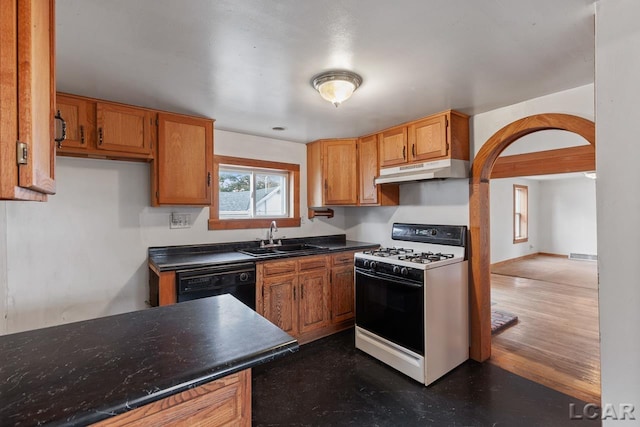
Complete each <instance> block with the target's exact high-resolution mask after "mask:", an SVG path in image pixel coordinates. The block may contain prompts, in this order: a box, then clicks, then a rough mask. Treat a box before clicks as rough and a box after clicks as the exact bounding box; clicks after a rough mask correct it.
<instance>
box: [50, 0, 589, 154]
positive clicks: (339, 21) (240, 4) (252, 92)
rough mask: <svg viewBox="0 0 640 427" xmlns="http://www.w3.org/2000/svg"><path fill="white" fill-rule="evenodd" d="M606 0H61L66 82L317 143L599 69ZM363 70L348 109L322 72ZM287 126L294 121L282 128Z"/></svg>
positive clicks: (230, 126) (577, 79)
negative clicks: (326, 87)
mask: <svg viewBox="0 0 640 427" xmlns="http://www.w3.org/2000/svg"><path fill="white" fill-rule="evenodd" d="M593 3H594V0H561V1H559V0H536V1H531V0H483V1H469V0H413V1H411V0H394V1H390V0H386V1H385V0H323V1H302V0H277V1H276V0H273V1H265V0H216V1H214V0H108V1H105V0H57V1H56V22H57V24H56V31H57V35H56V37H57V52H56V54H57V84H58V90H60V91H63V92H70V93H75V94H80V95H86V96H93V97H97V98H101V99H107V100H113V101H120V102H124V103H129V104H134V105H141V106H147V107H151V108H158V109H164V110H168V111H175V112H182V113H188V114H196V115H203V116H207V117H212V118H214V119H216V128H218V129H225V130H232V131H238V132H244V133H249V134H254V135H261V136H268V137H274V138H280V139H287V140H292V141H298V142H308V141H311V140H315V139H318V138H332V137H348V136H359V135H363V134H366V133H370V132H373V131H376V130H379V129H382V128H384V127H387V126H391V125H395V124H398V123H401V122H405V121H408V120H412V119H415V118H419V117H422V116H425V115H428V114H431V113H435V112H438V111H441V110H445V109H449V108H453V109H456V110H460V111H462V112H465V113H467V114H477V113H480V112H484V111H488V110H491V109H494V108H497V107H501V106H505V105H510V104H513V103H516V102H519V101H523V100H526V99H530V98H534V97H537V96H541V95H545V94H548V93H553V92H557V91H560V90H565V89H569V88H573V87H577V86H581V85H585V84H588V83H592V82H593V81H594V6H593ZM333 68H340V69H349V70H352V71H355V72H357V73H359V74H360V75H362V77H363V79H364V83H363V84H362V86H361V87H360V89H358V91H357V92H356V93H355V94H354V95H353V97H352V98H351V99H349V100H347V101H346V102H345V103H343V104H342V105H341V106H340V107H338V108H335V107H334V106H333V105H331V104H330V103H328V102H327V101H324V100H323V99H322V98H320V96H319V94H318V93H317V92H316V91H315V90H314V89H313V88H312V87H311V85H310V80H311V78H312V77H313V76H314V75H315V74H317V73H319V72H322V71H325V70H328V69H333ZM274 126H284V127H286V130H285V131H283V132H276V131H273V130H272V129H271V128H272V127H274Z"/></svg>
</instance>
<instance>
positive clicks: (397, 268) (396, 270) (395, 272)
mask: <svg viewBox="0 0 640 427" xmlns="http://www.w3.org/2000/svg"><path fill="white" fill-rule="evenodd" d="M393 273H394V274H398V273H400V267H398V266H397V265H394V266H393Z"/></svg>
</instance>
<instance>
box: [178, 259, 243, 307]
mask: <svg viewBox="0 0 640 427" xmlns="http://www.w3.org/2000/svg"><path fill="white" fill-rule="evenodd" d="M176 282H177V288H178V302H184V301H191V300H194V299H198V298H205V297H211V296H214V295H222V294H231V295H233V296H234V297H236V298H237V299H239V300H240V301H242V302H243V303H244V304H245V305H247V306H249V307H251V308H252V309H254V310H255V309H256V265H255V263H252V262H245V263H241V264H225V265H219V266H211V267H202V268H193V269H189V270H179V271H176Z"/></svg>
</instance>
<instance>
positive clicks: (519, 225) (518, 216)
mask: <svg viewBox="0 0 640 427" xmlns="http://www.w3.org/2000/svg"><path fill="white" fill-rule="evenodd" d="M528 193H529V187H527V186H526V185H514V186H513V243H521V242H526V241H527V240H528V239H529V228H528V218H529V214H528V205H529V200H528Z"/></svg>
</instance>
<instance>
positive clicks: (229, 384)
mask: <svg viewBox="0 0 640 427" xmlns="http://www.w3.org/2000/svg"><path fill="white" fill-rule="evenodd" d="M94 425H95V426H103V427H104V426H114V427H115V426H159V425H162V426H177V425H180V426H250V425H251V369H246V370H244V371H241V372H238V373H236V374H231V375H228V376H226V377H224V378H220V379H219V380H216V381H212V382H210V383H207V384H203V385H201V386H199V387H195V388H192V389H189V390H185V391H183V392H181V393H177V394H175V395H173V396H169V397H166V398H164V399H161V400H158V401H156V402H153V403H149V404H148V405H144V406H141V407H140V408H136V409H133V410H131V411H128V412H125V413H123V414H120V415H116V416H115V417H111V418H108V419H106V420H104V421H101V422H99V423H96V424H94Z"/></svg>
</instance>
